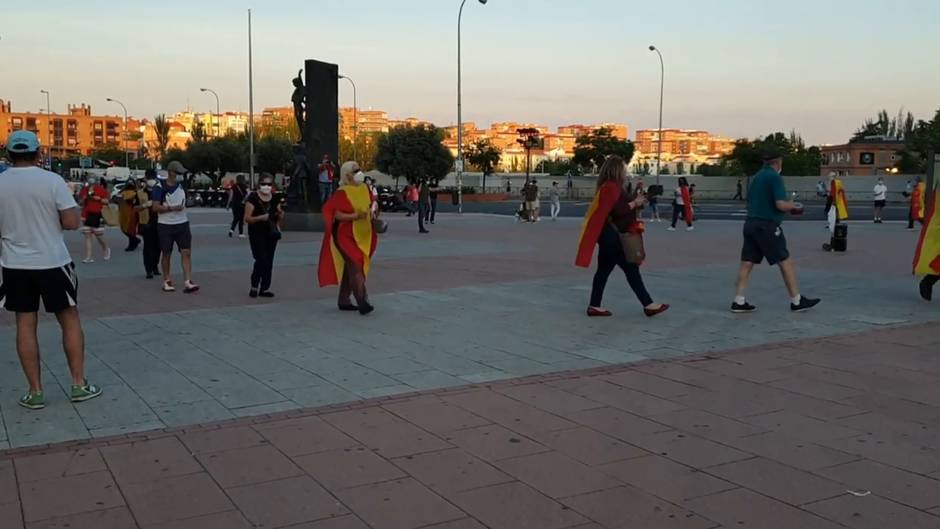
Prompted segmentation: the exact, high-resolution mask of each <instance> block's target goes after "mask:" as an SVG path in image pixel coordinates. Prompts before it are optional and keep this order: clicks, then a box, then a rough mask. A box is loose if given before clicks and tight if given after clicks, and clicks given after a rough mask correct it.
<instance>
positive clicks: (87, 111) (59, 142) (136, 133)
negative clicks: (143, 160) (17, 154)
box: [0, 99, 142, 158]
mask: <svg viewBox="0 0 940 529" xmlns="http://www.w3.org/2000/svg"><path fill="white" fill-rule="evenodd" d="M141 125H142V124H141V122H140V121H138V120H135V119H133V118H129V119H128V122H127V126H128V130H130V131H131V132H130V134H129V135H128V136H127V150H128V152H130V153H131V155H132V156H136V153H137V152H138V150H139V148H140V138H141V133H140V129H141ZM24 129H25V130H31V131H33V132H35V133H36V135H37V136H39V141H40V142H41V143H42V145H43V146H44V147H48V148H49V152H50V153H51V154H52V156H54V157H56V158H69V157H75V156H84V155H88V154H90V153H91V152H92V151H93V150H95V149H97V148H100V147H102V146H104V145H105V144H109V143H111V144H115V145H117V147H118V148H119V149H121V148H123V147H124V134H125V130H124V118H123V116H121V117H119V116H107V115H94V114H92V111H91V106H90V105H86V104H84V103H82V104H81V105H69V106H68V113H67V114H50V115H48V116H47V115H46V114H45V113H42V112H15V111H14V110H13V104H12V102H10V101H4V100H2V99H0V145H5V144H6V141H7V138H8V137H9V135H10V134H11V133H12V132H13V131H17V130H24Z"/></svg>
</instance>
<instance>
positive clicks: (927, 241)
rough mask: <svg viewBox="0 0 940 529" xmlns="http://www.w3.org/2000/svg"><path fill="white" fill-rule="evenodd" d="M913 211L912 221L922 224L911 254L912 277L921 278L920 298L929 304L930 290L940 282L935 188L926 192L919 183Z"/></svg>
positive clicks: (939, 201) (939, 211) (939, 202)
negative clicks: (912, 254) (912, 264)
mask: <svg viewBox="0 0 940 529" xmlns="http://www.w3.org/2000/svg"><path fill="white" fill-rule="evenodd" d="M912 211H914V218H915V219H917V220H918V221H919V222H920V223H921V224H923V226H922V227H921V231H920V239H919V240H918V242H917V250H916V251H915V253H914V274H915V275H922V276H924V278H923V279H922V280H921V282H920V296H921V297H922V298H924V300H925V301H930V300H931V299H933V287H934V285H936V284H937V282H938V281H940V193H938V192H937V188H936V185H934V187H933V188H932V189H929V190H928V189H927V184H926V183H925V182H923V181H918V183H917V186H916V187H915V188H914V200H913V201H912Z"/></svg>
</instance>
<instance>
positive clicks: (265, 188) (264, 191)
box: [258, 185, 271, 195]
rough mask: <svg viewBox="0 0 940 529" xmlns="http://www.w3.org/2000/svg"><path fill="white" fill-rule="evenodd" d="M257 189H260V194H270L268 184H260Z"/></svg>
mask: <svg viewBox="0 0 940 529" xmlns="http://www.w3.org/2000/svg"><path fill="white" fill-rule="evenodd" d="M258 191H260V192H261V193H262V194H264V195H270V194H271V186H270V185H262V186H260V187H258Z"/></svg>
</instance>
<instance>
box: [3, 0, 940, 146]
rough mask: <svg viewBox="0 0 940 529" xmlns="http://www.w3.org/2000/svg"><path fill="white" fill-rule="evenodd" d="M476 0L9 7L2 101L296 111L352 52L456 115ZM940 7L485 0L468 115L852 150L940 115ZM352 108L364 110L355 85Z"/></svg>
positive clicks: (370, 81) (99, 109)
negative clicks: (899, 117) (789, 137)
mask: <svg viewBox="0 0 940 529" xmlns="http://www.w3.org/2000/svg"><path fill="white" fill-rule="evenodd" d="M459 5H460V0H410V1H393V0H306V1H303V0H265V1H263V2H260V1H257V0H255V2H250V1H244V0H225V1H222V0H186V1H181V0H160V1H156V2H154V1H147V2H142V1H137V0H124V1H106V0H80V1H74V0H72V1H63V0H46V1H44V2H25V1H17V0H0V13H3V16H2V20H3V23H0V54H2V57H4V59H3V60H0V99H4V100H10V101H12V102H13V108H14V110H21V111H22V110H38V109H39V108H44V107H45V96H44V95H43V94H40V90H42V89H46V90H49V91H50V92H51V94H52V96H51V97H52V105H51V106H52V109H53V111H56V112H65V110H66V107H67V105H68V104H70V103H72V104H78V103H88V104H91V105H92V107H93V109H94V111H95V112H96V113H105V112H106V113H109V114H115V115H116V114H119V113H120V112H121V110H120V107H118V106H117V105H114V104H113V103H107V102H106V101H105V99H106V98H108V97H111V98H114V99H118V100H121V101H123V102H124V103H125V104H126V105H127V107H128V111H129V112H130V114H131V115H133V116H136V117H153V116H154V115H156V114H159V113H168V114H172V113H174V112H176V111H179V110H184V109H186V108H187V105H189V107H191V108H192V109H193V110H195V111H202V112H214V111H215V99H214V98H213V97H212V96H211V95H209V94H204V93H201V92H200V91H199V88H200V87H209V88H213V89H215V90H216V91H217V92H218V93H219V94H220V96H221V99H222V106H223V110H240V111H247V110H248V43H247V11H248V9H249V8H251V9H252V27H253V52H254V53H253V62H254V106H255V111H256V112H260V110H261V109H262V108H264V107H268V106H287V105H289V104H290V95H291V90H292V87H291V84H290V81H291V79H292V78H293V76H294V75H296V73H297V70H299V69H300V68H301V67H302V66H303V61H304V60H305V59H320V60H325V61H328V62H335V63H337V64H339V65H340V72H341V73H343V74H346V75H348V76H350V77H351V78H353V79H354V80H355V82H356V84H357V85H358V91H359V94H358V96H359V106H360V108H375V109H382V110H386V111H387V112H388V113H389V115H390V117H394V118H404V117H411V116H414V117H418V118H422V119H428V120H430V121H433V122H434V123H436V124H438V125H448V124H453V123H455V122H456V120H457V118H456V77H457V68H456V55H457V54H456V25H457V23H456V22H457V10H458V7H459ZM938 27H940V2H938V1H937V0H894V1H892V2H890V3H888V2H884V1H875V0H865V1H858V0H854V1H849V0H812V1H810V0H789V1H779V0H778V1H767V0H746V1H745V0H718V1H716V2H705V1H702V0H696V1H691V0H672V1H670V2H651V1H647V2H635V1H629V0H568V1H561V0H489V1H488V3H487V4H486V5H481V4H480V3H479V2H478V1H477V0H468V1H467V4H466V8H465V11H464V17H463V108H464V112H463V115H464V121H474V122H476V123H477V125H478V126H487V125H488V124H489V123H491V122H493V121H522V122H534V123H540V124H546V125H549V126H552V127H555V126H558V125H565V124H569V123H596V122H619V123H626V124H627V125H628V126H629V127H630V130H631V132H632V131H633V130H635V129H638V128H656V127H657V126H658V111H659V83H660V66H659V60H658V58H657V57H656V55H655V54H654V53H652V52H650V51H649V49H648V46H649V45H650V44H655V45H656V46H657V47H658V48H659V49H660V50H662V53H663V57H664V60H665V96H664V116H663V126H664V127H666V128H670V127H675V128H697V129H706V130H709V131H712V132H714V133H717V134H721V135H725V136H730V137H735V138H737V137H755V136H758V135H763V134H767V133H770V132H773V131H777V130H782V131H789V130H791V129H795V130H796V131H798V132H799V133H801V134H802V135H803V137H804V138H805V139H806V140H807V142H809V143H812V144H818V143H840V142H843V141H845V140H847V139H848V137H849V136H850V135H851V133H852V132H853V131H854V130H855V129H856V128H858V126H860V125H861V123H862V122H863V121H864V119H865V118H866V117H869V116H873V115H874V114H875V113H877V111H878V110H880V109H882V108H886V109H888V112H889V113H891V114H893V113H896V112H897V110H898V109H899V108H901V107H904V108H905V109H906V110H910V111H911V112H913V113H914V115H915V116H916V117H918V118H923V119H927V118H930V117H932V116H933V114H934V112H935V111H936V110H937V109H938V108H940V68H938V67H937V66H936V64H937V63H936V57H937V55H938V54H940V29H938ZM340 103H341V104H342V105H343V106H351V105H352V94H351V90H350V89H349V88H348V84H341V85H340Z"/></svg>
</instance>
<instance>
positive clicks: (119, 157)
mask: <svg viewBox="0 0 940 529" xmlns="http://www.w3.org/2000/svg"><path fill="white" fill-rule="evenodd" d="M91 157H92V158H94V159H95V160H101V161H102V162H108V163H110V164H119V163H120V164H122V165H123V164H124V150H123V149H121V148H120V147H119V146H118V144H117V143H114V142H111V143H102V144H101V145H98V146H97V147H95V150H93V151H91Z"/></svg>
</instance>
